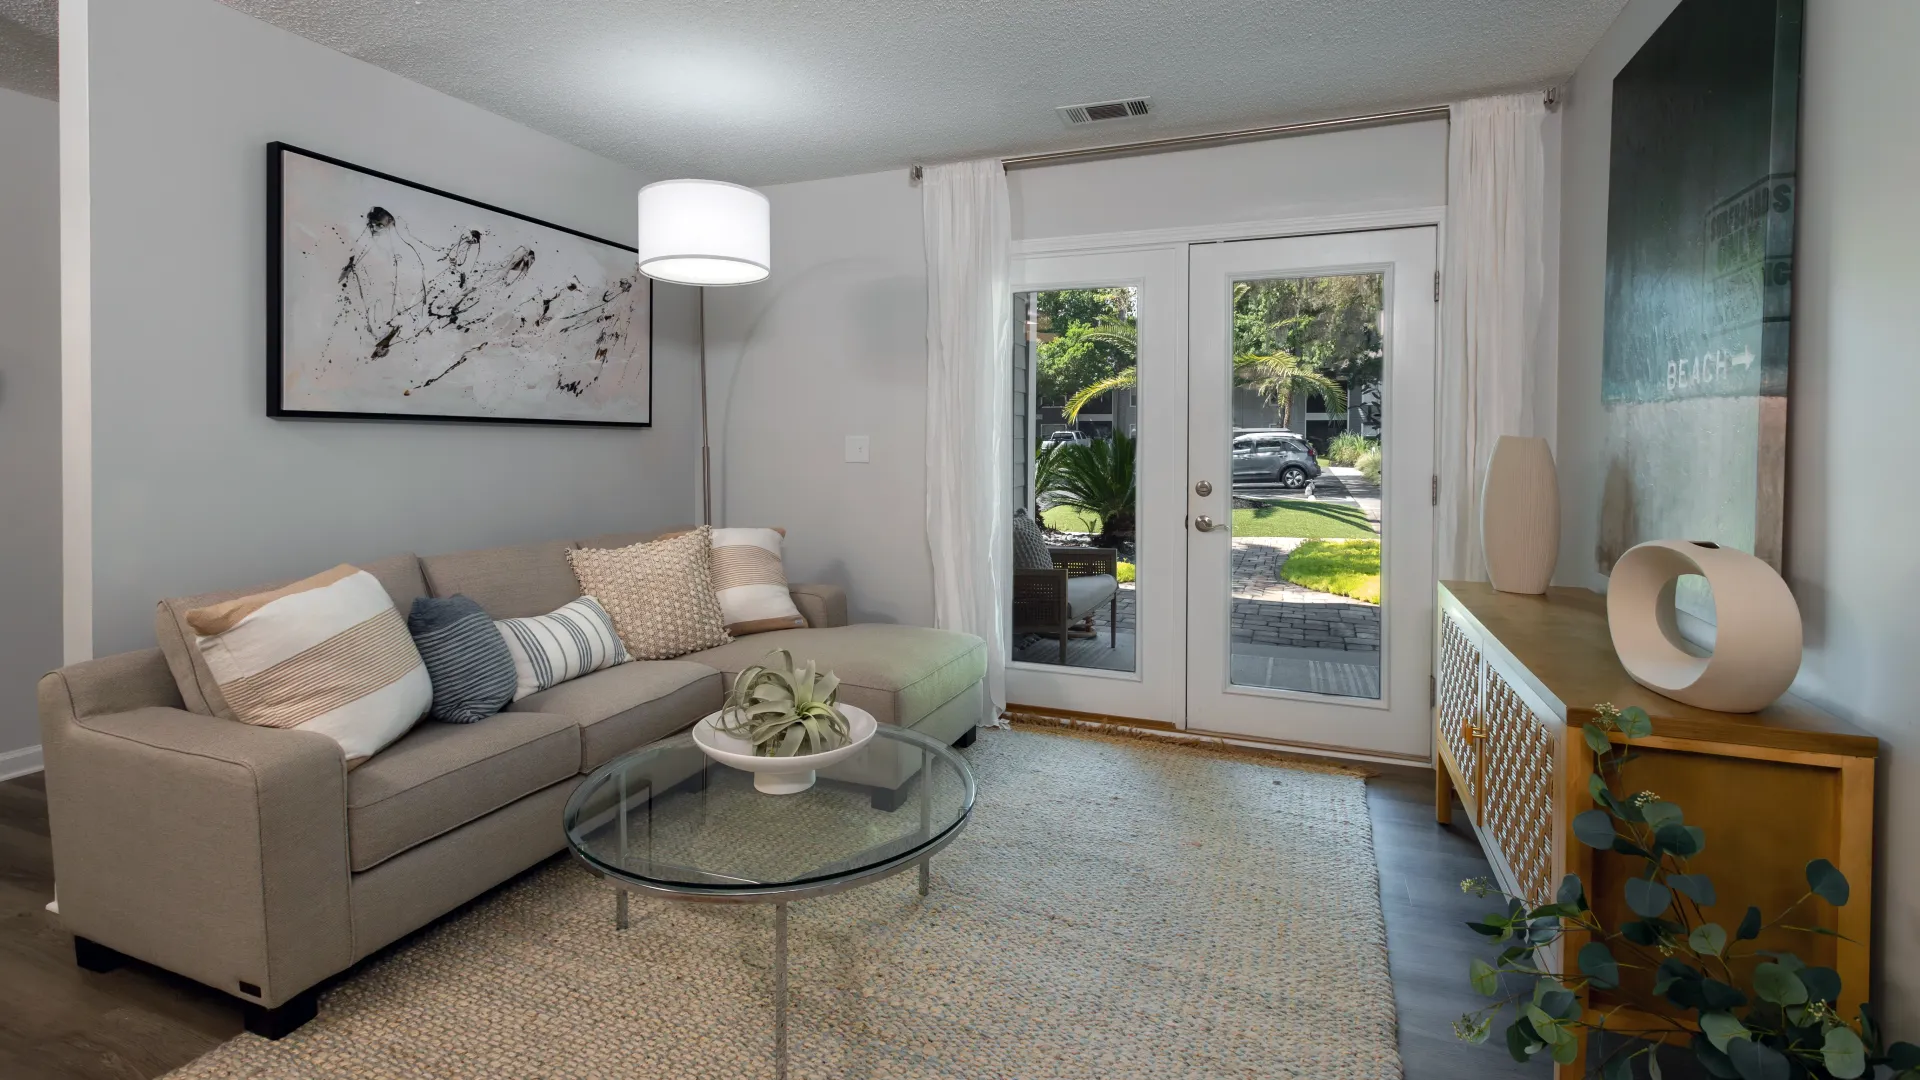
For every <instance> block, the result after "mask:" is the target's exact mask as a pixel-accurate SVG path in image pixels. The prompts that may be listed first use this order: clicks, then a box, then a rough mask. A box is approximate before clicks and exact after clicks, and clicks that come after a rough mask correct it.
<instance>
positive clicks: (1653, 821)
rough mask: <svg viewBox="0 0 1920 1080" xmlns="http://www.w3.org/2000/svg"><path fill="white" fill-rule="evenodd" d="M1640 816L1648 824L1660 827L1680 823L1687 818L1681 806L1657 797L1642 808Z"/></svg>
mask: <svg viewBox="0 0 1920 1080" xmlns="http://www.w3.org/2000/svg"><path fill="white" fill-rule="evenodd" d="M1640 816H1641V818H1643V819H1644V820H1645V821H1646V823H1647V824H1649V825H1651V826H1653V827H1654V828H1656V829H1658V828H1660V827H1661V826H1664V825H1678V824H1680V823H1681V822H1683V821H1684V820H1685V819H1686V815H1685V814H1684V813H1682V812H1681V810H1680V807H1678V806H1676V805H1675V804H1673V803H1670V802H1665V801H1663V800H1660V799H1655V800H1653V801H1652V802H1650V803H1647V804H1646V805H1644V806H1642V807H1641V808H1640Z"/></svg>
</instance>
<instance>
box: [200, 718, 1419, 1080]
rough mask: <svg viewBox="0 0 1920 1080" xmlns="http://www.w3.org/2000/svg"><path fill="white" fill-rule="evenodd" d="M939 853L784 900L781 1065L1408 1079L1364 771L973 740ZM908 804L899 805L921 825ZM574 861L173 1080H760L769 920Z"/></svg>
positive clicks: (1135, 746)
mask: <svg viewBox="0 0 1920 1080" xmlns="http://www.w3.org/2000/svg"><path fill="white" fill-rule="evenodd" d="M963 753H964V754H965V755H966V756H967V758H968V759H969V761H970V762H971V764H972V766H973V769H974V773H975V776H976V778H977V781H978V785H979V796H978V801H977V804H976V809H975V812H974V818H973V821H972V823H971V824H970V825H969V826H968V827H967V829H966V831H965V832H964V833H963V834H962V835H961V836H960V837H959V838H958V839H957V840H955V841H954V843H953V844H952V845H951V846H950V847H948V848H947V849H946V850H945V851H943V852H941V853H940V854H939V855H938V856H936V857H935V858H934V861H933V889H932V892H931V894H930V895H929V896H927V897H926V898H925V899H922V898H920V897H919V896H917V895H916V891H915V876H914V874H913V873H912V872H911V871H909V872H907V873H904V874H898V875H895V876H894V877H891V878H887V879H885V880H882V881H879V882H876V883H873V884H870V885H865V886H861V887H858V888H855V889H852V890H849V891H847V892H844V893H839V894H835V895H832V896H827V897H821V898H818V899H813V900H806V901H800V902H796V903H794V904H792V905H791V907H790V908H789V913H790V946H791V947H790V952H789V955H790V961H789V984H790V986H791V1002H792V1005H791V1011H790V1029H789V1030H790V1045H791V1047H792V1073H791V1074H792V1076H794V1077H796V1078H800V1077H805V1078H810V1080H829V1078H831V1080H853V1078H872V1080H922V1078H926V1080H932V1078H943V1080H944V1078H965V1080H1014V1078H1020V1080H1050V1078H1062V1080H1080V1078H1086V1080H1093V1078H1096V1077H1097V1078H1100V1080H1170V1078H1189V1077H1190V1078H1196V1080H1202V1078H1204V1080H1226V1078H1247V1080H1271V1078H1277V1077H1302V1078H1307V1077H1311V1078H1314V1080H1348V1078H1351V1080H1361V1078H1365V1080H1397V1078H1398V1077H1400V1076H1401V1067H1400V1057H1399V1052H1398V1050H1397V1048H1396V1042H1395V1019H1394V1006H1393V988H1392V985H1391V982H1390V981H1389V977H1388V971H1387V951H1386V932H1385V929H1384V926H1383V923H1382V918H1381V912H1380V901H1379V882H1378V874H1377V871H1376V869H1375V866H1374V856H1373V840H1372V830H1371V826H1370V823H1369V820H1368V817H1367V803H1366V792H1365V787H1364V781H1363V780H1362V779H1361V778H1360V777H1359V776H1358V775H1356V774H1354V773H1353V772H1352V771H1351V770H1346V769H1342V768H1339V767H1333V766H1327V767H1316V766H1314V765H1312V764H1310V763H1300V762H1291V761H1281V760H1278V759H1263V758H1261V757H1260V756H1257V755H1248V754H1229V753H1222V752H1218V751H1213V750H1208V749H1204V748H1196V747H1190V746H1180V745H1161V744H1157V743H1155V742H1154V741H1151V740H1147V739H1141V738H1125V737H1110V736H1100V735H1088V734H1085V733H1071V732H1065V731H1047V730H1044V729H1028V728H1019V729H1015V730H1010V731H1009V730H982V732H981V733H980V738H979V741H978V742H976V743H975V744H974V745H973V746H972V747H971V748H969V749H968V750H966V751H963ZM901 812H902V813H906V812H910V811H909V810H906V809H903V810H902V811H901ZM613 909H614V900H613V893H612V890H611V888H610V886H608V885H607V884H606V883H604V882H602V881H600V880H599V879H597V878H595V877H594V876H592V875H590V874H589V873H587V872H586V871H585V870H583V869H581V868H579V867H578V866H577V865H575V864H574V863H572V862H571V861H569V860H565V859H556V860H554V861H551V862H549V863H546V864H544V865H543V866H541V867H539V868H537V869H536V870H534V871H532V872H530V873H528V874H526V875H524V876H522V877H521V878H519V879H517V880H515V881H514V882H512V883H510V884H508V885H507V886H505V887H504V888H502V889H500V890H498V891H496V892H494V893H492V894H489V895H488V896H486V897H484V898H482V899H481V900H480V901H478V902H477V903H475V904H472V905H470V906H469V907H467V908H466V909H464V910H462V911H460V912H458V913H456V914H455V915H453V916H451V917H449V918H447V919H445V920H443V921H442V922H441V923H439V924H437V925H436V926H434V927H432V928H430V929H428V930H427V931H425V932H423V933H421V934H418V935H416V936H414V937H413V938H410V939H408V940H406V941H403V942H402V943H400V944H399V945H397V946H395V947H394V948H392V949H390V950H388V951H387V952H385V953H382V954H381V955H379V956H377V957H376V958H374V959H373V960H371V961H369V962H368V963H367V964H365V965H364V966H363V967H361V968H360V969H359V970H357V971H356V972H354V973H353V974H352V975H350V976H348V977H346V978H345V979H343V980H341V981H340V982H339V983H337V984H336V985H334V986H333V987H332V988H331V989H329V990H328V991H327V992H326V993H325V994H324V995H323V997H322V998H321V1002H320V1015H319V1017H318V1018H317V1019H315V1020H314V1021H312V1022H311V1023H309V1024H307V1025H306V1026H305V1027H303V1028H301V1029H300V1030H299V1031H297V1032H295V1033H294V1034H293V1035H291V1036H289V1037H287V1038H285V1039H283V1040H281V1041H279V1042H269V1041H267V1040H265V1039H261V1038H258V1037H255V1036H252V1035H242V1036H240V1037H238V1038H236V1039H233V1040H231V1041H229V1042H227V1043H225V1044H223V1045H221V1046H220V1047H218V1048H216V1049H214V1050H213V1051H212V1052H210V1053H208V1054H206V1055H205V1056H203V1057H201V1058H199V1059H198V1060H196V1061H194V1062H192V1063H191V1064H189V1065H187V1066H185V1067H183V1068H181V1069H179V1070H177V1071H175V1072H173V1073H171V1074H169V1076H170V1077H171V1078H172V1080H235V1078H243V1077H244V1078H248V1080H335V1078H339V1080H348V1078H352V1080H401V1078H405V1080H417V1078H421V1077H448V1078H458V1080H467V1078H473V1080H480V1078H487V1080H493V1078H502V1077H511V1078H536V1077H538V1078H554V1080H560V1078H607V1080H613V1078H641V1080H652V1078H659V1080H709V1078H711V1080H763V1078H769V1077H772V1076H773V1074H774V1070H773V1010H772V1005H771V999H770V996H769V995H770V992H771V987H772V947H773V931H772V925H773V918H772V916H773V909H772V908H771V907H770V906H765V905H740V906H735V905H715V904H690V903H676V902H671V901H664V900H654V899H642V898H640V897H635V898H634V900H633V920H632V928H631V929H629V930H626V931H616V930H615V929H614V924H613Z"/></svg>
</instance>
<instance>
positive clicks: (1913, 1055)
mask: <svg viewBox="0 0 1920 1080" xmlns="http://www.w3.org/2000/svg"><path fill="white" fill-rule="evenodd" d="M1887 1066H1888V1067H1889V1068H1891V1069H1892V1070H1893V1071H1894V1072H1896V1073H1906V1072H1911V1071H1912V1070H1914V1069H1920V1046H1915V1045H1913V1044H1912V1043H1910V1042H1897V1043H1894V1044H1893V1045H1892V1046H1889V1047H1887Z"/></svg>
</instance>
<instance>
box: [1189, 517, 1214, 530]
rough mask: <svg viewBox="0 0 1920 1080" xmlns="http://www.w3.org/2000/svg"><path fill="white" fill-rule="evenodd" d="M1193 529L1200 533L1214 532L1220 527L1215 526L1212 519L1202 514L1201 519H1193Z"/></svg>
mask: <svg viewBox="0 0 1920 1080" xmlns="http://www.w3.org/2000/svg"><path fill="white" fill-rule="evenodd" d="M1193 527H1194V529H1195V530H1196V531H1198V532H1212V531H1213V530H1215V529H1217V528H1219V527H1220V526H1218V525H1215V524H1214V523H1213V519H1212V518H1210V517H1208V516H1207V515H1205V514H1201V515H1200V516H1199V517H1196V518H1194V519H1193Z"/></svg>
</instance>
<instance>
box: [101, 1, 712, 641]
mask: <svg viewBox="0 0 1920 1080" xmlns="http://www.w3.org/2000/svg"><path fill="white" fill-rule="evenodd" d="M77 6H79V5H75V4H73V3H71V0H70V3H69V10H71V9H72V8H74V7H77ZM88 30H89V38H90V40H89V51H88V55H87V61H88V69H89V70H88V92H89V102H90V108H91V147H92V172H91V176H92V188H91V192H92V203H91V211H92V248H91V251H92V261H93V278H92V305H93V316H92V330H93V368H92V376H93V409H92V425H93V435H92V437H93V443H92V445H93V451H94V462H93V474H92V475H93V501H92V505H93V515H94V517H93V550H94V562H93V582H92V587H93V605H92V611H93V616H94V634H93V643H94V648H95V650H96V652H97V653H99V654H105V653H110V652H116V651H120V650H124V649H131V648H138V647H142V646H146V645H149V644H151V643H152V640H153V633H152V611H153V605H154V602H155V600H156V599H158V598H159V597H162V596H169V595H179V594H182V593H191V592H195V591H199V590H203V589H210V588H218V587H227V586H247V585H252V584H256V583H259V582H263V581H266V580H268V579H272V578H279V577H286V576H292V575H301V574H307V573H313V572H316V571H319V570H322V569H325V568H327V567H328V566H331V565H334V564H336V563H338V562H342V561H353V560H364V559H371V558H377V557H379V556H382V555H387V554H391V553H393V552H398V551H414V552H419V553H431V552H441V551H450V550H459V549H463V548H473V547H484V546H489V545H494V544H505V543H514V542H519V541H528V540H537V539H545V538H551V537H564V536H576V535H581V534H586V533H592V532H597V531H602V530H610V529H620V528H635V527H652V526H664V525H668V524H673V523H676V522H684V521H689V520H692V518H693V515H694V513H695V510H696V504H695V501H694V492H695V484H696V479H695V477H696V469H697V465H698V446H699V429H698V413H697V410H696V409H694V408H693V406H692V403H693V402H694V401H696V400H697V389H696V384H695V381H694V367H693V361H692V357H693V355H694V350H695V348H696V345H697V338H696V337H695V331H694V322H693V317H694V308H693V306H692V304H693V302H694V294H693V293H692V292H691V291H690V290H684V289H676V288H673V287H670V286H660V287H659V288H657V289H656V291H655V296H656V302H657V307H658V310H657V313H656V320H655V332H654V334H655V336H654V342H655V373H654V399H655V426H654V427H653V428H652V429H650V430H632V429H624V430H623V429H611V430H596V429H586V428H576V429H569V428H543V427H509V426H501V425H449V424H396V423H372V422H364V423H362V422H332V421H327V422H320V421H299V422H294V421H276V420H269V419H267V417H266V415H265V404H264V403H265V392H266V391H265V363H264V359H263V355H264V341H265V333H266V328H265V315H264V311H265V303H266V299H265V277H264V274H263V262H264V257H265V256H264V253H265V250H266V236H265V221H266V172H265V170H266V165H265V162H266V150H265V147H266V144H267V143H268V142H270V141H272V140H275V139H280V140H285V141H287V142H290V143H293V144H295V145H297V146H303V147H306V148H308V149H312V150H316V151H319V152H321V153H326V154H330V155H333V156H335V157H340V158H344V159H346V160H348V161H352V162H355V163H356V164H361V165H366V166H368V167H371V168H375V169H379V170H381V171H383V172H388V173H392V174H394V175H397V176H403V177H406V178H408V179H410V180H415V181H418V182H420V183H424V184H428V185H431V186H433V187H437V188H441V189H444V190H447V191H453V192H457V193H459V194H462V195H465V196H468V197H471V198H475V199H479V200H481V201H483V202H489V203H493V204H495V205H499V206H503V207H507V208H509V209H512V210H516V211H519V212H521V213H525V214H530V215H532V216H534V217H538V218H542V219H545V220H548V221H552V222H555V223H558V224H561V225H566V226H570V227H572V228H576V229H580V230H583V231H585V232H588V233H592V234H594V235H598V236H604V237H607V238H609V239H614V240H618V241H620V242H623V243H629V244H630V243H632V242H633V238H634V230H635V211H634V193H635V191H636V190H637V189H638V188H639V187H640V186H641V184H642V183H643V182H644V180H645V178H643V177H642V176H640V175H639V174H637V173H635V172H634V171H632V170H630V169H627V168H625V167H623V166H620V165H616V164H613V163H612V162H609V161H606V160H604V159H602V158H598V157H595V156H593V155H592V154H589V153H587V152H585V151H583V150H580V149H577V148H575V147H572V146H569V145H567V144H565V143H562V142H559V141H557V140H555V139H552V138H549V137H547V136H545V135H541V134H538V133H536V132H534V131H531V130H529V129H527V128H525V127H522V126H520V125H518V124H515V123H512V122H510V121H508V120H505V119H503V118H501V117H499V116H495V115H493V114H491V113H488V112H485V111H482V110H481V109H479V108H476V107H474V106H472V105H468V104H465V103H463V102H460V101H456V100H454V99H453V98H450V97H447V96H445V95H444V94H440V93H438V92H436V91H433V90H429V89H427V88H425V87H423V86H420V85H418V84H416V83H412V82H409V81H407V80H405V79H402V78H400V77H399V76H397V75H393V74H390V73H388V72H385V71H382V70H380V69H378V68H375V67H373V66H371V65H368V64H364V63H362V62H360V61H358V60H354V59H351V58H349V57H347V56H345V55H342V54H340V53H337V52H333V51H332V50H329V49H326V48H324V47H322V46H320V45H316V44H314V43H312V42H310V41H307V40H305V39H302V38H299V37H296V36H294V35H293V34H289V33H287V32H285V31H283V30H280V29H277V28H275V27H272V26H269V25H267V24H265V23H262V22H259V21H256V20H254V19H252V18H249V17H247V16H245V15H242V14H240V13H238V12H236V11H234V10H232V9H231V8H228V7H226V6H224V5H222V4H219V3H217V2H215V0H90V16H89V21H88Z"/></svg>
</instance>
